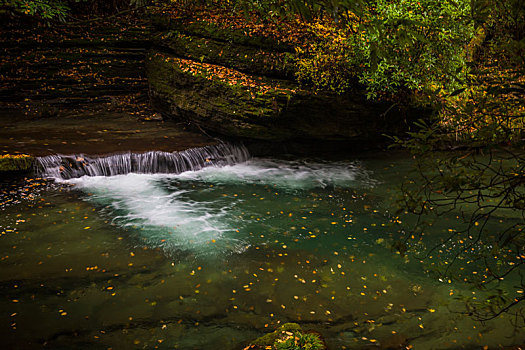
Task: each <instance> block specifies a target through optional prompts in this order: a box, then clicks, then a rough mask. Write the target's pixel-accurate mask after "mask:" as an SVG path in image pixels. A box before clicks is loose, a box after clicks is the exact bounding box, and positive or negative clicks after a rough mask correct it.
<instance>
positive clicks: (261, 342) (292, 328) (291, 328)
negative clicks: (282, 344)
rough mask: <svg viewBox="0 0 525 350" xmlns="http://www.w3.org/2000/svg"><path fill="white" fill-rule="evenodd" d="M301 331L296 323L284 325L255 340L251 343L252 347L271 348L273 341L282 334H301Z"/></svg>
mask: <svg viewBox="0 0 525 350" xmlns="http://www.w3.org/2000/svg"><path fill="white" fill-rule="evenodd" d="M301 331H302V329H301V326H299V325H298V324H297V323H285V324H283V325H282V326H280V327H279V328H277V329H276V330H275V331H273V332H272V333H268V334H265V335H263V336H262V337H259V338H257V339H255V340H254V341H253V342H252V345H256V346H272V345H273V344H274V343H275V341H276V340H277V339H278V338H280V337H281V336H282V335H283V333H286V332H291V333H295V332H301Z"/></svg>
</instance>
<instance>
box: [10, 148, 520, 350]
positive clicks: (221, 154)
mask: <svg viewBox="0 0 525 350" xmlns="http://www.w3.org/2000/svg"><path fill="white" fill-rule="evenodd" d="M184 152H186V153H184ZM184 152H180V153H176V154H175V155H173V154H171V155H170V154H168V153H164V152H157V153H149V154H142V155H140V154H139V155H137V154H124V155H114V156H112V157H105V158H104V157H91V158H90V157H89V156H85V155H83V154H76V155H68V156H58V155H57V156H49V157H43V158H40V159H39V164H40V168H39V170H38V171H39V172H40V175H41V177H44V178H47V180H46V179H43V178H41V177H34V178H31V179H11V180H8V179H6V180H4V182H3V184H2V194H1V196H0V204H1V207H0V208H1V216H2V220H1V221H0V232H1V236H0V266H1V268H0V290H1V295H2V298H0V304H1V308H2V310H3V311H4V312H3V313H2V314H0V334H1V335H2V339H3V343H4V346H5V348H10V349H25V348H36V347H40V346H42V347H45V348H52V349H70V348H75V349H108V348H113V349H131V348H159V349H168V348H169V349H173V348H178V349H242V348H243V347H244V346H246V345H247V344H248V343H249V342H250V341H251V340H253V339H255V338H257V337H259V336H261V335H263V334H265V333H268V332H270V331H272V330H273V329H275V328H276V327H277V326H278V325H279V324H283V323H285V322H297V323H299V324H300V325H301V326H302V327H303V328H304V329H305V330H309V329H313V330H316V331H319V332H320V333H321V334H322V335H323V337H324V338H325V340H326V342H327V345H328V347H329V348H330V349H375V348H378V349H386V348H389V346H390V347H392V348H395V346H399V345H402V344H404V345H408V344H410V345H412V346H413V348H414V349H450V348H466V349H481V348H483V346H488V347H490V348H499V347H502V346H509V345H514V344H519V343H520V342H521V341H523V338H520V334H516V333H515V332H514V328H513V327H512V326H511V323H510V322H511V321H512V320H511V318H510V317H509V316H506V315H503V316H501V317H499V318H497V319H495V320H492V321H488V322H485V323H483V324H480V323H476V322H474V321H473V320H472V319H471V318H469V317H467V316H465V315H464V314H462V313H459V312H458V311H459V310H460V309H461V301H460V300H456V299H455V297H456V296H458V295H473V294H474V295H475V294H476V293H478V295H480V297H481V294H480V292H479V291H474V290H470V289H468V286H466V285H463V284H459V283H455V282H452V281H444V280H440V279H439V278H438V277H437V276H436V275H435V274H434V273H433V272H432V271H431V270H430V269H429V267H428V262H425V261H423V260H417V259H414V258H413V257H411V256H404V257H402V256H400V254H396V253H395V252H394V251H393V250H392V249H391V244H392V242H393V241H394V240H395V238H396V236H397V235H398V232H399V231H400V230H402V229H406V227H407V226H406V225H408V224H409V223H405V222H404V220H405V219H404V218H399V217H397V216H396V215H395V214H394V212H395V204H394V202H395V200H396V198H397V197H396V196H397V188H398V186H399V185H400V184H401V182H402V181H403V180H404V179H405V176H406V174H407V173H408V171H409V168H410V166H411V160H410V159H409V157H407V156H406V155H405V154H397V153H389V154H384V153H369V154H364V155H360V156H352V157H351V158H349V159H347V158H345V157H339V159H337V160H332V161H327V160H320V159H311V158H296V157H291V156H286V155H283V156H282V157H275V158H258V157H251V156H250V155H249V154H248V152H247V150H246V149H245V148H244V147H242V146H231V145H227V146H221V145H218V146H210V147H202V148H196V149H194V150H190V151H184ZM148 157H149V158H148ZM100 175H104V176H100ZM454 220H455V217H454V215H451V216H450V218H444V219H443V220H442V221H441V222H439V224H437V225H435V226H434V227H433V232H432V233H433V234H434V235H436V237H442V236H443V235H444V234H446V233H447V232H448V229H450V228H451V227H454V225H455V221H454ZM505 288H508V289H509V290H512V288H513V284H512V282H509V283H508V285H505Z"/></svg>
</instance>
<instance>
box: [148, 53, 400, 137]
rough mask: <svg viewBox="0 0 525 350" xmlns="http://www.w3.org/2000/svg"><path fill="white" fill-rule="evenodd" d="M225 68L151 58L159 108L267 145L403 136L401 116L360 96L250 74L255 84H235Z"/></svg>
mask: <svg viewBox="0 0 525 350" xmlns="http://www.w3.org/2000/svg"><path fill="white" fill-rule="evenodd" d="M184 65H188V66H187V67H184ZM199 65H202V66H205V67H204V69H200V68H199ZM206 66H207V67H206ZM188 67H189V68H188ZM223 68H224V67H223V66H220V65H210V64H206V63H201V62H198V61H192V60H183V59H180V58H178V57H177V56H174V55H169V54H165V53H162V52H158V51H152V53H151V54H150V56H149V57H148V58H147V61H146V72H147V73H146V74H147V76H148V81H149V85H150V97H151V102H152V105H153V107H154V108H155V109H156V110H157V111H158V112H160V113H161V114H162V115H163V116H164V117H167V118H171V119H176V120H183V121H187V122H190V123H192V124H195V125H197V126H198V127H199V128H201V129H203V130H206V131H210V132H214V133H216V134H220V135H224V136H230V137H236V138H239V137H240V138H246V139H255V140H265V141H279V142H280V141H287V140H300V139H303V140H322V141H345V142H348V141H351V142H359V143H362V142H364V141H366V142H367V143H376V142H377V141H378V140H381V139H382V137H383V136H382V135H383V134H390V135H393V134H396V133H399V132H400V131H402V130H404V125H405V123H404V116H403V115H402V113H400V111H399V110H396V109H395V108H391V104H389V103H375V102H371V101H368V100H367V99H366V96H365V94H364V93H363V92H362V91H360V90H358V89H356V90H355V91H353V92H352V93H348V94H346V95H336V94H333V93H313V92H310V91H308V90H304V89H301V88H300V87H299V86H298V84H295V83H294V82H291V81H289V80H281V79H273V78H269V77H264V76H254V75H250V74H243V75H242V76H243V79H245V80H249V81H250V84H243V83H242V82H241V83H238V84H234V83H232V82H231V80H230V81H228V79H225V78H224V74H223V73H224V72H223ZM231 71H232V74H234V75H236V74H237V75H241V72H238V71H235V70H231ZM240 80H241V79H240ZM240 80H239V81H240ZM234 81H235V80H234ZM253 82H255V84H254V83H253ZM386 111H388V115H385V112H386ZM365 146H366V145H365Z"/></svg>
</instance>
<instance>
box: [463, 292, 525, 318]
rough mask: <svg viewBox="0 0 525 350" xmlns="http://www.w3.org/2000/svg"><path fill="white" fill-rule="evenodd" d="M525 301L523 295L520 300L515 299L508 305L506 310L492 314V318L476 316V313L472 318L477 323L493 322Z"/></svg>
mask: <svg viewBox="0 0 525 350" xmlns="http://www.w3.org/2000/svg"><path fill="white" fill-rule="evenodd" d="M523 300H525V295H522V296H520V297H519V298H514V300H513V301H512V302H511V303H510V304H508V305H507V306H505V307H504V308H502V309H500V310H499V311H498V312H496V313H492V314H491V315H490V316H481V315H479V314H474V313H473V314H472V316H474V318H475V319H476V320H477V321H482V322H484V321H489V320H493V319H495V318H496V317H498V316H499V315H501V314H502V313H504V312H507V311H509V310H510V309H511V308H512V307H513V306H514V305H517V304H518V303H520V302H521V301H523ZM516 315H517V313H516Z"/></svg>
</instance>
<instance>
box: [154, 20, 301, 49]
mask: <svg viewBox="0 0 525 350" xmlns="http://www.w3.org/2000/svg"><path fill="white" fill-rule="evenodd" d="M151 23H152V24H153V25H154V27H155V28H157V30H159V31H167V30H174V31H178V32H181V33H185V34H188V35H191V36H195V37H202V38H208V39H215V40H218V41H222V42H230V43H235V44H240V45H245V46H252V47H256V48H264V49H268V50H272V51H280V52H286V51H288V52H294V48H293V47H292V46H291V45H289V44H287V43H283V42H281V41H279V40H276V39H274V38H270V37H264V36H249V35H246V32H245V31H244V30H241V29H230V28H222V27H220V26H218V25H217V24H215V23H211V22H204V21H188V20H187V19H186V18H173V17H170V16H165V15H153V16H152V17H151Z"/></svg>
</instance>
